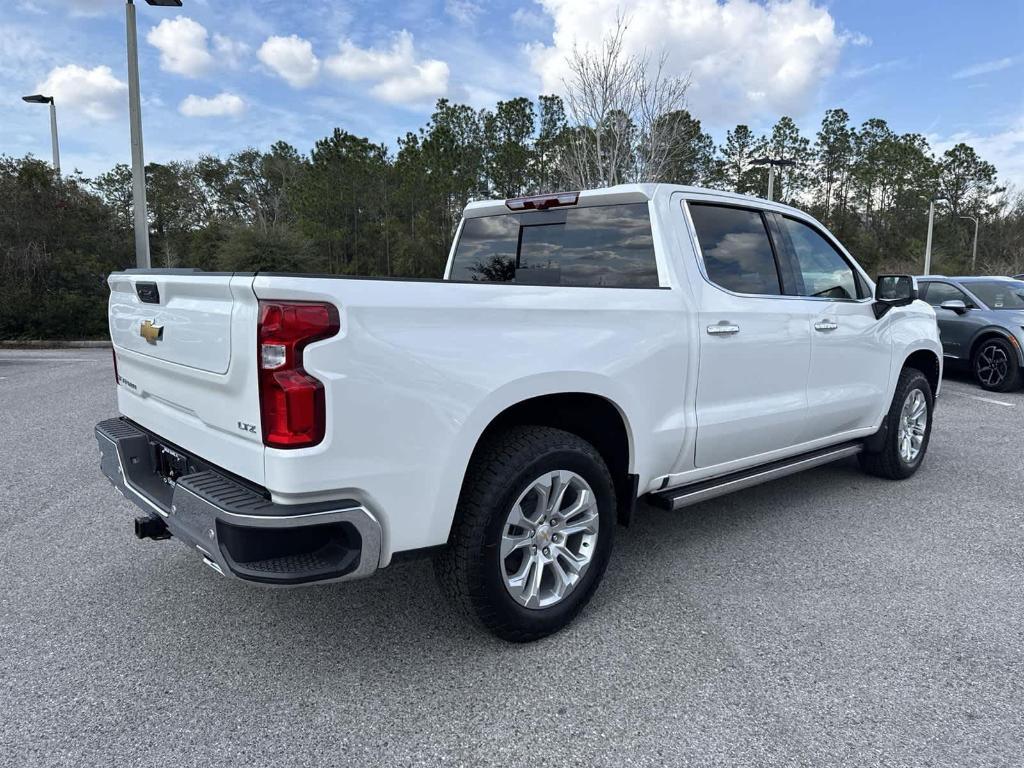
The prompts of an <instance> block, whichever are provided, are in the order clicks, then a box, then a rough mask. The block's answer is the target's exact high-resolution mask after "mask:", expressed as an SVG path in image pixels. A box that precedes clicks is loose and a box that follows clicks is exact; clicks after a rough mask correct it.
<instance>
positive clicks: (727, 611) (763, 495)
mask: <svg viewBox="0 0 1024 768" xmlns="http://www.w3.org/2000/svg"><path fill="white" fill-rule="evenodd" d="M0 410H2V413H3V414H4V429H3V430H2V431H0V561H2V565H3V574H2V579H3V582H2V583H3V586H2V589H0V649H2V650H0V764H3V765H10V766H43V765H45V766H55V765H67V766H76V767H80V766H91V765H105V766H125V765H147V766H149V765H152V766H193V765H195V766H216V765H225V764H229V763H230V764H235V765H254V766H263V765H266V766H284V765H314V766H327V765H422V764H428V763H446V764H453V765H460V764H464V765H483V764H497V765H510V766H518V765H577V766H590V765H614V766H621V765H726V764H728V765H751V766H752V765H786V766H788V765H794V766H796V765H801V766H804V765H806V766H823V765H844V766H850V765H879V766H895V765H921V766H925V765H929V766H931V765H950V766H953V765H955V766H969V765H970V766H973V765H986V766H988V765H1021V763H1022V760H1024V757H1022V755H1024V715H1022V709H1024V500H1022V499H1024V493H1022V488H1024V483H1022V479H1024V478H1022V474H1024V473H1022V468H1024V467H1022V465H1024V462H1022V455H1024V429H1022V427H1024V392H1017V393H1011V394H1000V395H992V394H989V393H985V392H983V391H981V390H980V389H977V388H975V387H974V386H973V385H971V384H970V382H969V381H967V379H965V378H963V377H956V378H953V379H952V380H947V382H946V383H945V385H944V392H943V396H942V398H941V401H940V403H939V409H938V411H937V414H936V423H935V430H934V433H933V436H932V442H931V447H930V451H929V455H928V457H927V459H926V462H925V465H924V467H923V468H922V470H921V471H920V472H919V473H918V474H917V475H916V476H915V477H914V478H912V479H911V480H909V481H906V482H903V483H890V482H885V481H882V480H877V479H873V478H868V477H866V476H864V475H861V474H860V473H859V472H858V470H857V468H856V462H848V463H841V464H837V465H833V466H830V467H825V468H821V469H818V470H813V471H811V472H809V473H805V474H803V475H797V476H795V477H791V478H787V479H784V480H780V481H777V482H775V483H772V484H770V485H767V486H762V487H761V488H758V489H753V490H749V491H745V492H741V493H739V494H735V495H733V496H730V497H726V498H724V499H717V500H714V501H710V502H707V503H705V504H702V505H700V506H698V507H693V508H691V509H689V510H685V511H682V512H677V513H669V512H661V511H657V510H654V509H651V508H647V507H642V508H641V509H640V510H639V512H638V515H637V518H636V520H635V522H634V525H633V527H632V528H630V529H629V530H622V529H619V531H618V532H617V535H618V541H617V543H616V551H615V554H614V557H613V561H612V564H611V566H610V567H609V570H608V574H607V576H606V578H605V581H604V584H603V585H602V587H601V589H600V590H599V591H598V593H597V596H596V597H595V599H594V601H593V603H592V604H591V605H590V607H589V608H588V609H587V610H586V611H585V612H584V614H583V615H582V616H581V617H580V619H579V620H578V621H577V622H576V623H575V624H574V625H573V626H572V627H571V628H570V629H568V630H567V631H565V632H563V633H562V634H560V635H557V636H554V637H551V638H548V639H546V640H543V641H541V642H538V643H535V644H533V645H528V646H513V645H507V644H505V643H502V642H500V641H497V640H495V639H493V638H491V637H489V636H487V635H485V634H482V633H481V632H479V631H477V630H476V629H474V628H473V627H471V626H469V625H468V624H466V623H464V622H463V621H462V620H461V618H460V617H459V616H458V615H456V614H455V613H454V612H453V611H452V610H451V609H450V608H449V607H448V606H447V605H446V604H445V603H444V602H443V600H442V598H441V595H440V593H439V591H438V588H437V586H436V585H435V582H434V578H433V572H432V570H431V567H430V564H429V562H427V561H416V562H410V563H404V564H401V565H396V566H395V567H393V568H389V569H387V570H386V571H384V572H382V573H381V574H379V575H378V576H376V577H374V578H373V579H370V580H367V581H362V582H355V583H350V584H344V585H337V586H333V587H332V586H326V587H316V588H309V589H303V590H268V589H264V588H258V587H251V586H248V585H245V584H240V583H236V582H231V581H228V580H226V579H223V578H222V577H220V576H218V575H216V574H215V573H213V572H212V571H210V570H209V569H207V568H205V567H204V566H203V565H202V564H201V563H200V562H199V561H198V560H197V559H195V558H194V557H192V556H191V555H190V554H189V553H188V552H187V551H186V550H185V549H184V548H183V547H181V546H180V545H178V544H176V543H175V542H140V541H137V540H136V539H135V538H134V536H133V534H132V530H131V521H132V518H133V516H134V507H132V506H131V505H130V504H129V503H128V502H126V501H123V500H122V499H120V498H119V497H118V496H117V495H116V494H115V493H114V491H113V490H112V489H111V487H110V485H109V484H108V483H107V481H106V479H104V478H103V477H102V476H101V475H100V472H99V468H98V464H97V451H96V444H95V440H94V439H93V435H92V429H93V425H94V424H95V423H96V422H97V421H99V420H100V419H103V418H106V417H108V416H110V415H113V414H114V413H115V405H114V386H113V374H112V371H111V366H110V353H109V351H107V350H72V351H38V352H22V351H4V352H0Z"/></svg>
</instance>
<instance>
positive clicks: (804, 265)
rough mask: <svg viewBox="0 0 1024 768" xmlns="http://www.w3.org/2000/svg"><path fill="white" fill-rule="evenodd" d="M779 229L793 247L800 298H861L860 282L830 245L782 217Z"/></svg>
mask: <svg viewBox="0 0 1024 768" xmlns="http://www.w3.org/2000/svg"><path fill="white" fill-rule="evenodd" d="M782 226H783V227H784V228H785V231H786V234H788V235H789V240H790V242H791V243H792V244H793V251H794V252H795V253H796V260H797V265H798V267H799V270H800V274H801V276H802V277H803V289H802V290H801V291H800V295H801V296H821V297H823V298H826V299H858V298H863V292H862V291H861V289H860V281H859V280H858V279H857V275H856V273H855V272H854V271H853V267H851V266H850V265H849V264H848V263H847V261H846V259H844V258H843V257H842V255H841V254H840V253H839V251H837V250H836V249H835V248H834V247H833V245H832V243H830V242H829V241H828V240H826V239H825V238H824V237H822V236H821V235H820V234H819V233H818V232H816V231H815V230H814V229H813V228H812V227H809V226H807V225H806V224H804V223H803V222H802V221H797V220H796V219H790V218H786V217H782Z"/></svg>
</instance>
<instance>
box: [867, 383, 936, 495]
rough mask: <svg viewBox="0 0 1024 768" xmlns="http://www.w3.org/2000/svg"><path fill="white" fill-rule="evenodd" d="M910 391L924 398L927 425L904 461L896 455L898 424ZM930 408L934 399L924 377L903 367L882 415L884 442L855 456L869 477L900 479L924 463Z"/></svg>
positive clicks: (897, 453) (928, 433) (901, 419)
mask: <svg viewBox="0 0 1024 768" xmlns="http://www.w3.org/2000/svg"><path fill="white" fill-rule="evenodd" d="M914 392H920V393H921V394H922V395H923V396H924V402H925V407H926V413H927V423H926V425H925V430H924V434H923V436H922V439H921V444H920V447H919V450H918V452H917V454H916V455H915V456H914V457H913V458H912V459H911V460H909V461H908V460H907V459H906V458H905V457H904V456H903V455H901V452H900V439H901V435H900V424H901V422H902V421H903V420H904V419H905V418H906V414H905V412H904V405H905V404H906V403H907V401H908V398H909V397H910V396H911V395H912V393H914ZM934 406H935V398H934V395H933V393H932V385H931V384H930V383H929V382H928V378H927V377H926V376H925V375H924V374H923V373H921V371H919V370H917V369H916V368H904V369H903V370H902V371H901V372H900V378H899V381H898V382H897V384H896V392H895V393H894V394H893V398H892V405H890V406H889V413H888V414H886V417H885V421H884V422H883V430H884V440H883V441H882V443H881V447H879V448H877V449H867V448H865V450H864V451H862V452H861V453H860V454H859V455H858V456H857V459H858V460H859V462H860V466H861V469H863V470H864V471H865V472H867V473H868V474H870V475H876V476H878V477H885V478H888V479H890V480H903V479H906V478H908V477H910V476H911V475H913V474H914V473H915V472H917V470H918V468H919V467H920V466H921V462H922V461H924V456H925V453H927V451H928V441H929V439H930V438H931V434H932V411H933V410H934Z"/></svg>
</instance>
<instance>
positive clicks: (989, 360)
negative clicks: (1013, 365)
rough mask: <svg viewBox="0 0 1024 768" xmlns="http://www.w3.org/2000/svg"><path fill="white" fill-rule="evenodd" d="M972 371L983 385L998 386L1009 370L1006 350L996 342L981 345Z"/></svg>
mask: <svg viewBox="0 0 1024 768" xmlns="http://www.w3.org/2000/svg"><path fill="white" fill-rule="evenodd" d="M974 371H975V373H976V374H977V375H978V381H980V382H981V383H982V384H984V385H985V386H987V387H996V386H999V384H1000V383H1002V381H1003V379H1005V378H1006V375H1007V374H1008V373H1009V372H1010V360H1009V358H1008V357H1007V356H1006V350H1005V349H1003V348H1002V347H1000V346H998V345H996V344H989V345H988V346H986V347H983V348H982V350H981V352H979V353H978V359H977V361H976V362H975V364H974Z"/></svg>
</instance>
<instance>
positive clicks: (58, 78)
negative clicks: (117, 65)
mask: <svg viewBox="0 0 1024 768" xmlns="http://www.w3.org/2000/svg"><path fill="white" fill-rule="evenodd" d="M36 90H37V91H38V92H40V93H44V94H46V95H47V96H53V98H54V101H55V102H56V104H57V109H59V110H63V109H69V110H70V111H71V112H72V113H76V112H77V113H80V114H82V115H85V116H86V117H88V118H91V119H93V120H111V119H113V118H114V117H117V116H118V115H119V114H120V112H121V111H122V109H123V108H124V106H125V105H126V104H127V102H128V86H127V85H126V84H125V83H124V82H122V81H121V80H118V79H117V78H116V77H114V73H113V72H112V71H111V69H110V67H106V66H99V67H94V68H93V69H85V68H84V67H80V66H78V65H77V64H68V65H67V66H64V67H56V68H55V69H52V70H51V71H50V74H49V75H47V76H46V79H45V80H43V81H42V82H41V83H39V85H38V86H36Z"/></svg>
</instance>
